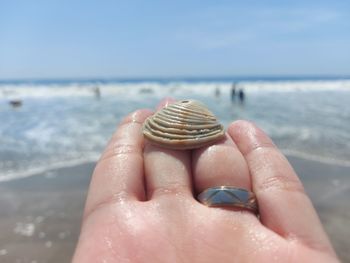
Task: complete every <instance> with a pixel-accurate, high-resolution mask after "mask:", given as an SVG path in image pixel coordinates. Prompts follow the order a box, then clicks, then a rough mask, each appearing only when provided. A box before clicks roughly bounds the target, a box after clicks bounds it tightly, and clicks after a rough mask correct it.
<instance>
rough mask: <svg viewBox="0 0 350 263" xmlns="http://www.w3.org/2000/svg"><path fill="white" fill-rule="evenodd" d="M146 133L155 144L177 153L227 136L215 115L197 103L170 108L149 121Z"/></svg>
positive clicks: (144, 130)
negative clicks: (175, 150)
mask: <svg viewBox="0 0 350 263" xmlns="http://www.w3.org/2000/svg"><path fill="white" fill-rule="evenodd" d="M142 131H143V135H144V136H145V137H146V138H147V139H148V140H149V141H150V142H151V143H153V144H156V145H159V146H163V147H165V148H171V149H177V150H185V149H194V148H199V147H202V146H206V145H209V144H211V143H214V142H215V141H217V140H219V139H221V138H223V137H224V136H225V131H224V127H223V126H222V125H221V124H220V123H219V122H218V121H217V119H216V117H215V115H214V114H213V113H212V112H210V111H209V110H208V108H207V107H206V106H205V105H203V104H202V103H200V102H199V101H195V100H182V101H178V102H176V103H174V104H170V105H167V106H166V107H164V108H163V109H161V110H159V111H158V112H156V113H155V114H154V115H152V116H150V117H148V118H147V119H146V121H145V122H144V124H143V128H142Z"/></svg>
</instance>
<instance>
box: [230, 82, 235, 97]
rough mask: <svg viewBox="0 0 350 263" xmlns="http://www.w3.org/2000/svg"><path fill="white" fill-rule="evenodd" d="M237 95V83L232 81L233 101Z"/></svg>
mask: <svg viewBox="0 0 350 263" xmlns="http://www.w3.org/2000/svg"><path fill="white" fill-rule="evenodd" d="M235 97H236V83H232V89H231V101H234V100H235Z"/></svg>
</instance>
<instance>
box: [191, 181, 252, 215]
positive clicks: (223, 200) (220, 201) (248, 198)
mask: <svg viewBox="0 0 350 263" xmlns="http://www.w3.org/2000/svg"><path fill="white" fill-rule="evenodd" d="M197 198H198V201H199V202H201V203H202V204H204V205H206V206H213V207H237V208H242V209H246V210H249V211H252V212H254V213H255V214H258V202H257V200H256V197H255V194H254V193H253V192H250V191H248V190H246V189H243V188H237V187H232V186H218V187H211V188H208V189H206V190H204V191H203V192H202V193H200V194H199V195H198V197H197Z"/></svg>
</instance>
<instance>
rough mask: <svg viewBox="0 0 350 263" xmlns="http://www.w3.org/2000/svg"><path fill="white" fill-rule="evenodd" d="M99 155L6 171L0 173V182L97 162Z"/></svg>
mask: <svg viewBox="0 0 350 263" xmlns="http://www.w3.org/2000/svg"><path fill="white" fill-rule="evenodd" d="M99 157H100V155H91V156H89V157H85V158H81V159H74V160H69V161H59V162H56V163H51V164H48V165H42V166H35V167H29V168H27V169H25V170H19V171H11V172H7V173H5V174H2V175H0V183H1V182H7V181H12V180H16V179H21V178H26V177H31V176H34V175H38V174H45V173H47V172H49V171H52V170H56V169H60V168H69V167H74V166H78V165H81V164H85V163H91V162H97V160H98V158H99Z"/></svg>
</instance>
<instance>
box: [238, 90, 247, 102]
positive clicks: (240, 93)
mask: <svg viewBox="0 0 350 263" xmlns="http://www.w3.org/2000/svg"><path fill="white" fill-rule="evenodd" d="M238 97H239V101H240V102H241V103H243V102H244V98H245V95H244V91H243V89H240V90H239V92H238Z"/></svg>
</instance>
